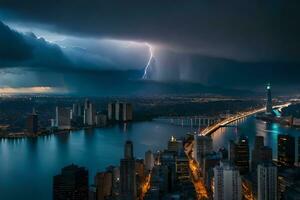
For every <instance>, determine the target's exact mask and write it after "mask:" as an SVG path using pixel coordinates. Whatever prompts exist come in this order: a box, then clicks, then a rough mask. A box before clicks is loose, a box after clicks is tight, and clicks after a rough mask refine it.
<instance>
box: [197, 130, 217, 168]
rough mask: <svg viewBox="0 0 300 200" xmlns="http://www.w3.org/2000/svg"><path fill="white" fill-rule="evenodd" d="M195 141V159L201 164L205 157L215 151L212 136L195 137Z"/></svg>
mask: <svg viewBox="0 0 300 200" xmlns="http://www.w3.org/2000/svg"><path fill="white" fill-rule="evenodd" d="M194 141H195V144H194V149H193V152H194V158H195V160H196V161H197V162H198V163H199V164H201V163H202V161H203V158H204V157H205V155H206V154H209V153H211V152H212V151H213V141H212V138H211V137H210V136H203V135H195V136H194Z"/></svg>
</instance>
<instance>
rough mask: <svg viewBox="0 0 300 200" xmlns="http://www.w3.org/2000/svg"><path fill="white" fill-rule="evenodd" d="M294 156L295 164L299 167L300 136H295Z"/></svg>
mask: <svg viewBox="0 0 300 200" xmlns="http://www.w3.org/2000/svg"><path fill="white" fill-rule="evenodd" d="M295 153H296V156H295V165H296V166H297V167H300V136H298V137H297V138H296V152H295Z"/></svg>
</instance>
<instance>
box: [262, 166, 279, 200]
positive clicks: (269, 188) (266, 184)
mask: <svg viewBox="0 0 300 200" xmlns="http://www.w3.org/2000/svg"><path fill="white" fill-rule="evenodd" d="M257 187H258V191H257V195H258V200H277V167H276V166H275V165H273V164H272V163H270V162H269V163H263V164H259V165H258V167H257Z"/></svg>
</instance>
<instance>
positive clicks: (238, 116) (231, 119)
mask: <svg viewBox="0 0 300 200" xmlns="http://www.w3.org/2000/svg"><path fill="white" fill-rule="evenodd" d="M290 104H291V103H285V104H282V105H277V106H273V109H278V110H282V108H284V107H288V106H289V105H290ZM265 110H266V108H265V107H264V108H259V109H254V110H251V111H247V112H243V113H238V114H236V115H234V116H231V117H229V118H226V119H224V120H222V121H219V122H217V123H215V124H213V125H211V126H209V127H207V128H205V129H204V130H203V131H202V132H201V134H202V135H210V134H212V133H213V132H215V131H216V130H218V129H219V128H221V127H224V126H227V125H228V124H230V123H232V122H235V121H238V120H240V119H243V118H246V117H249V116H251V115H254V114H256V113H260V112H264V111H265Z"/></svg>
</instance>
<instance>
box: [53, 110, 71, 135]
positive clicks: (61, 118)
mask: <svg viewBox="0 0 300 200" xmlns="http://www.w3.org/2000/svg"><path fill="white" fill-rule="evenodd" d="M56 126H57V128H58V129H61V130H64V129H70V128H71V109H69V108H64V107H56Z"/></svg>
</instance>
